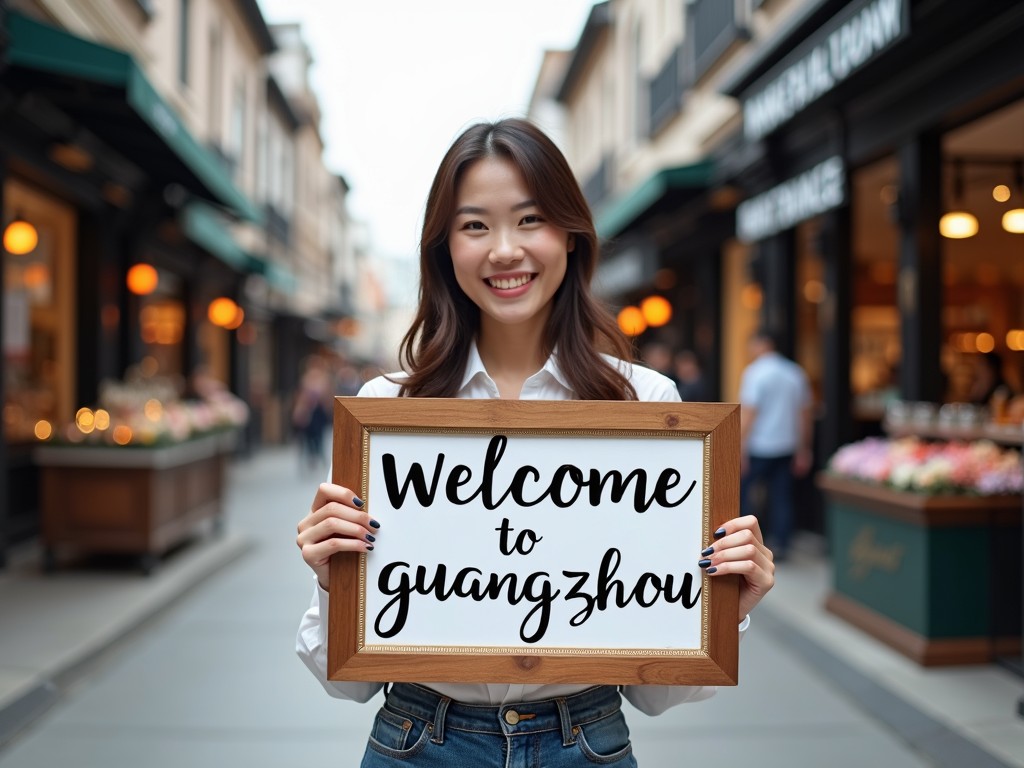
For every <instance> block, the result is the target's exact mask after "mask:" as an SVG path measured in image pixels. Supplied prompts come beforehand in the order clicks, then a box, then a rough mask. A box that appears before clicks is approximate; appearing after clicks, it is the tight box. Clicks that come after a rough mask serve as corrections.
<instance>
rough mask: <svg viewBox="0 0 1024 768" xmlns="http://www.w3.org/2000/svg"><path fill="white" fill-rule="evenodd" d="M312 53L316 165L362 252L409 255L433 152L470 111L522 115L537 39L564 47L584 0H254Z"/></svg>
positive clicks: (539, 48)
mask: <svg viewBox="0 0 1024 768" xmlns="http://www.w3.org/2000/svg"><path fill="white" fill-rule="evenodd" d="M259 3H260V6H261V7H262V8H263V12H264V15H265V17H266V19H267V22H268V23H271V24H275V23H282V22H292V21H297V22H299V23H300V24H301V25H302V30H303V37H304V38H305V40H306V42H307V44H308V45H309V46H310V48H311V49H312V52H313V57H314V59H315V63H314V66H313V70H312V79H313V86H314V88H315V90H316V92H317V94H318V95H319V98H320V104H321V108H322V110H323V124H322V126H321V129H322V133H323V138H324V142H325V145H326V149H325V162H326V164H327V167H328V168H329V169H330V170H332V171H334V172H338V173H342V174H344V176H345V178H346V179H347V180H348V182H349V184H350V185H351V187H352V193H351V197H350V206H351V209H352V212H353V214H355V215H356V216H358V217H359V218H362V219H364V220H366V221H367V222H368V224H369V227H370V231H371V238H372V244H373V247H374V250H375V251H377V252H379V253H385V254H389V255H413V254H414V253H415V251H416V244H417V241H418V238H419V233H418V229H419V226H420V224H421V222H422V213H423V204H424V201H425V200H426V197H427V191H428V188H429V186H430V181H431V179H432V178H433V173H434V171H435V170H436V169H437V164H438V163H439V162H440V160H441V157H442V156H443V154H444V152H445V150H446V149H447V148H448V146H449V145H450V144H451V142H452V140H453V139H454V138H455V137H456V136H457V135H458V134H459V132H460V131H461V130H462V129H464V128H465V127H467V126H469V125H471V124H472V123H474V122H476V121H478V120H480V119H495V118H500V117H508V116H513V115H522V114H524V113H525V110H526V106H527V103H528V101H529V98H530V93H531V92H532V89H533V84H534V81H535V79H536V76H537V72H538V69H539V67H540V62H541V57H542V53H543V51H544V49H545V48H572V47H574V46H575V44H576V42H577V40H578V39H579V35H580V32H581V31H582V29H583V24H584V22H585V21H586V18H587V14H588V13H589V10H590V7H591V5H593V0H516V2H498V1H495V0H259Z"/></svg>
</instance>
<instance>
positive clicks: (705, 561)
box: [697, 560, 711, 568]
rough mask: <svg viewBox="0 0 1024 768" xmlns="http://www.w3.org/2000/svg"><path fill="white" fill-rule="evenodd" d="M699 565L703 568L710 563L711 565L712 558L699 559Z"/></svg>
mask: <svg viewBox="0 0 1024 768" xmlns="http://www.w3.org/2000/svg"><path fill="white" fill-rule="evenodd" d="M697 565H699V566H700V567H701V568H707V567H708V566H709V565H711V561H710V560H698V561H697Z"/></svg>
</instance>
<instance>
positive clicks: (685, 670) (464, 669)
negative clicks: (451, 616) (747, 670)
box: [328, 397, 740, 685]
mask: <svg viewBox="0 0 1024 768" xmlns="http://www.w3.org/2000/svg"><path fill="white" fill-rule="evenodd" d="M739 424H740V421H739V407H738V406H737V405H735V404H728V403H673V402H668V403H639V402H606V401H537V400H529V401H526V400H458V399H447V398H444V399H431V398H409V399H396V398H342V397H339V398H336V403H335V412H334V452H333V456H334V470H333V482H335V483H337V484H340V485H343V486H346V487H348V488H351V489H353V490H355V491H356V492H357V493H365V492H366V487H365V478H364V476H363V472H364V467H363V439H364V435H365V434H366V433H367V432H370V433H372V432H373V431H374V430H382V429H387V430H399V431H409V432H418V431H419V432H422V431H424V430H451V431H452V432H467V431H469V432H485V433H493V434H499V433H506V434H511V433H516V432H523V431H536V432H538V433H564V434H566V435H573V434H579V435H582V434H594V435H600V436H608V437H611V438H614V436H615V435H616V434H618V435H622V436H627V435H629V434H631V433H637V432H645V433H646V432H658V433H661V434H663V435H665V436H666V437H671V436H672V434H674V433H676V434H678V435H679V436H680V437H684V436H685V437H688V438H692V437H694V436H700V437H705V438H707V439H708V445H709V455H708V460H707V464H706V466H705V478H706V479H705V482H706V491H707V494H708V500H709V503H708V504H707V505H706V509H707V511H708V512H707V515H705V519H704V520H703V528H704V535H705V539H706V540H707V541H708V542H710V541H711V539H712V532H713V531H714V530H716V529H717V528H718V527H720V526H721V525H722V524H723V523H724V522H725V521H727V520H730V519H732V518H733V517H736V516H737V515H738V514H739V477H740V462H739ZM364 568H365V564H364V558H363V556H360V555H350V554H343V555H335V556H334V558H333V559H332V561H331V571H330V587H331V590H330V591H331V594H332V599H331V601H330V609H329V616H328V677H329V678H330V679H332V680H369V681H381V682H384V681H386V682H441V681H445V682H475V683H484V682H493V683H527V684H543V683H582V684H598V683H600V684H613V685H630V684H632V685H636V684H658V685H735V684H736V683H737V682H738V662H739V659H738V640H739V637H738V632H737V611H738V599H739V589H738V587H739V579H738V577H723V578H717V579H712V578H709V577H707V576H704V577H703V582H704V584H703V588H704V592H703V595H704V600H705V601H706V603H707V606H708V614H707V616H708V618H707V629H708V644H707V649H706V653H703V652H702V653H699V654H692V655H680V654H678V653H660V652H658V651H644V654H643V655H639V654H633V655H626V653H625V652H621V653H620V654H619V655H612V654H608V653H602V652H588V651H586V650H585V649H578V650H577V649H573V651H572V652H570V653H566V652H564V650H563V651H561V652H560V651H558V650H550V651H549V650H545V649H530V650H529V652H523V653H516V652H515V651H512V652H508V653H498V652H495V653H490V652H480V653H478V652H475V651H474V652H470V653H466V652H462V650H461V649H451V648H442V647H437V648H431V649H430V650H429V652H424V653H418V652H417V653H412V652H410V653H406V652H392V651H387V652H381V651H374V650H372V649H369V648H365V647H363V646H362V643H361V642H360V625H361V621H362V617H361V616H360V615H359V610H360V607H359V604H360V600H359V597H360V581H361V578H362V573H364V570H363V569H364Z"/></svg>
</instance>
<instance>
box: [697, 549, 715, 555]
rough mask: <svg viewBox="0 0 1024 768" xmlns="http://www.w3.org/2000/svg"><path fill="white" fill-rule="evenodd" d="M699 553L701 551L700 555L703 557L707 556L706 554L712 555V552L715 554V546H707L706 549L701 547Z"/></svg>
mask: <svg viewBox="0 0 1024 768" xmlns="http://www.w3.org/2000/svg"><path fill="white" fill-rule="evenodd" d="M700 553H701V555H702V556H703V557H707V556H708V555H713V554H715V548H714V547H708V548H707V549H702V550H701V551H700Z"/></svg>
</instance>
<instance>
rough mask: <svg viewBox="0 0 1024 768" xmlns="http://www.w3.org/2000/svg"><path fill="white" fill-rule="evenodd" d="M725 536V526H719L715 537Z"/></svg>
mask: <svg viewBox="0 0 1024 768" xmlns="http://www.w3.org/2000/svg"><path fill="white" fill-rule="evenodd" d="M723 536H725V528H719V529H718V530H717V531H715V538H716V539H720V538H722V537H723Z"/></svg>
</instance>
